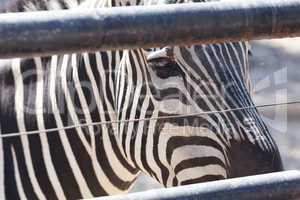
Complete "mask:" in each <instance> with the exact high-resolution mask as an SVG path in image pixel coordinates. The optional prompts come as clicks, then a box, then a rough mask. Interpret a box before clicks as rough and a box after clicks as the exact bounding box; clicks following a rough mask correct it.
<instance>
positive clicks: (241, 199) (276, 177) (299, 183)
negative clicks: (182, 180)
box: [94, 171, 300, 200]
mask: <svg viewBox="0 0 300 200" xmlns="http://www.w3.org/2000/svg"><path fill="white" fill-rule="evenodd" d="M140 199H143V200H233V199H238V200H296V199H298V200H299V199H300V171H286V172H277V173H271V174H264V175H257V176H249V177H243V178H235V179H227V180H221V181H214V182H208V183H200V184H193V185H189V186H180V187H174V188H167V189H157V190H150V191H146V192H139V193H132V194H128V195H123V196H121V195H120V196H111V197H100V198H95V199H94V200H140Z"/></svg>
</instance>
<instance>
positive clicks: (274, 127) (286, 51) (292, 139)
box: [132, 38, 300, 192]
mask: <svg viewBox="0 0 300 200" xmlns="http://www.w3.org/2000/svg"><path fill="white" fill-rule="evenodd" d="M252 54H253V55H252V57H251V79H252V84H253V96H254V101H255V103H256V105H260V104H269V103H280V102H286V101H297V100H300V88H299V87H300V38H293V39H280V40H262V41H255V42H252ZM259 111H260V113H261V114H262V116H263V118H264V121H265V122H266V123H267V125H268V126H269V128H270V130H271V132H272V135H273V137H274V138H275V140H276V142H277V144H278V146H279V150H280V152H281V156H282V159H283V163H284V167H285V169H287V170H288V169H300V144H299V143H300V134H298V130H300V104H295V105H289V106H277V107H272V108H262V109H260V110H259ZM157 187H160V185H159V184H157V183H156V182H154V181H153V180H151V179H150V178H148V177H146V176H143V175H142V176H141V177H140V178H139V180H138V181H137V183H136V184H135V186H134V187H133V188H132V192H136V191H143V190H147V189H151V188H157Z"/></svg>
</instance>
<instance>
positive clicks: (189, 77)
mask: <svg viewBox="0 0 300 200" xmlns="http://www.w3.org/2000/svg"><path fill="white" fill-rule="evenodd" d="M248 46H249V45H248V43H246V42H236V43H223V44H211V45H192V46H174V47H164V48H158V49H154V50H150V51H149V50H133V51H127V52H125V54H124V58H123V61H122V64H121V66H120V71H122V73H120V74H123V76H122V78H119V85H118V86H119V88H120V90H121V92H120V94H121V97H119V101H118V108H119V109H120V111H121V110H122V111H123V112H118V113H122V115H119V116H118V117H119V119H120V120H122V119H130V118H138V119H140V120H143V122H142V123H143V124H142V125H141V124H140V122H139V123H137V122H132V123H127V124H124V125H123V126H121V127H120V129H119V133H120V137H121V141H122V145H123V148H124V151H125V152H126V155H127V157H128V158H129V159H130V160H132V162H133V163H135V164H136V166H137V167H138V168H139V169H141V170H143V171H144V172H146V173H148V174H150V175H151V176H152V177H154V178H156V179H157V180H158V181H159V182H161V183H163V184H164V185H165V186H174V185H184V184H191V183H197V182H203V181H211V180H218V179H223V178H229V177H239V176H247V175H253V174H260V173H267V172H273V171H278V170H281V169H282V164H281V159H280V156H279V153H278V149H277V146H276V144H275V143H274V141H273V139H272V137H271V135H270V132H269V130H268V128H267V127H266V125H265V124H264V122H263V121H262V119H261V117H260V115H259V113H258V111H257V109H256V108H255V107H254V103H253V101H252V99H251V95H250V81H249V80H250V77H249V63H248V50H249V49H248ZM120 77H121V76H120ZM124 88H126V89H124ZM122 94H123V95H122ZM125 94H126V95H125ZM124 110H126V112H124ZM124 113H127V114H124ZM145 118H146V119H145ZM148 118H152V120H148ZM141 129H143V130H141ZM134 149H140V150H142V152H136V151H135V150H134Z"/></svg>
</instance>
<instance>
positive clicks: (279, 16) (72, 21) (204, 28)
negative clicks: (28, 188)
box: [0, 0, 300, 200]
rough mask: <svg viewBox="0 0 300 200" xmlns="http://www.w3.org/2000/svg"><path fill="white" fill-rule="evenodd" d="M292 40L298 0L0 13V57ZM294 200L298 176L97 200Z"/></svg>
mask: <svg viewBox="0 0 300 200" xmlns="http://www.w3.org/2000/svg"><path fill="white" fill-rule="evenodd" d="M294 36H300V0H279V1H278V0H269V1H261V0H257V1H253V0H251V1H232V2H229V1H226V2H225V3H219V2H218V3H207V4H206V3H199V4H197V3H196V4H192V5H191V4H186V5H163V6H159V7H155V6H148V7H130V8H128V7H127V8H110V9H97V10H82V9H74V10H69V11H47V12H35V13H14V14H1V15H0V47H1V48H0V58H10V57H32V56H42V55H50V54H61V53H71V52H83V51H96V50H107V49H123V48H139V47H156V46H163V45H175V44H176V45H183V44H185V45H186V44H195V43H217V42H225V41H237V40H251V39H262V38H279V37H294ZM104 199H105V200H138V199H143V200H158V199H160V200H178V199H180V200H196V199H199V200H200V199H201V200H232V199H237V200H288V199H290V200H296V199H300V171H287V172H280V173H273V174H266V175H258V176H252V177H244V178H237V179H228V180H222V181H216V182H210V183H202V184H194V185H190V186H181V187H175V188H168V189H163V190H162V189H160V190H152V191H148V192H143V193H135V194H128V195H123V196H113V197H102V198H97V200H104Z"/></svg>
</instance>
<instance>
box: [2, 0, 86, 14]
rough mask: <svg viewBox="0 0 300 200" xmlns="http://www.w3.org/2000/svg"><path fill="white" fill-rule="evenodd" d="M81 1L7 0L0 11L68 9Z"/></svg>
mask: <svg viewBox="0 0 300 200" xmlns="http://www.w3.org/2000/svg"><path fill="white" fill-rule="evenodd" d="M82 1H84V0H9V1H8V2H7V3H6V4H4V6H2V7H0V13H4V12H29V11H38V10H61V9H70V8H74V7H76V6H78V5H79V4H80V3H81V2H82Z"/></svg>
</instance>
